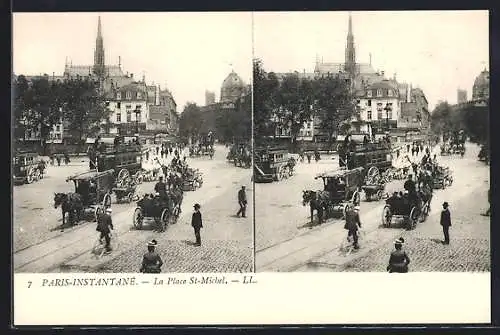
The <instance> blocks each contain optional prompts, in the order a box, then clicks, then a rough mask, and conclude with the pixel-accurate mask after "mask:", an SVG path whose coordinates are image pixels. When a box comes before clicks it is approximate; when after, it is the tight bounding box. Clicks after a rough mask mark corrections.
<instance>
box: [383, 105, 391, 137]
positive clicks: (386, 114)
mask: <svg viewBox="0 0 500 335" xmlns="http://www.w3.org/2000/svg"><path fill="white" fill-rule="evenodd" d="M384 110H385V126H386V129H387V131H389V112H390V111H392V107H391V106H390V105H389V103H387V104H386V105H385V108H384Z"/></svg>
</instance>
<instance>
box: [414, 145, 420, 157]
mask: <svg viewBox="0 0 500 335" xmlns="http://www.w3.org/2000/svg"><path fill="white" fill-rule="evenodd" d="M419 152H420V146H418V145H417V146H416V147H415V153H416V154H417V156H418V153H419Z"/></svg>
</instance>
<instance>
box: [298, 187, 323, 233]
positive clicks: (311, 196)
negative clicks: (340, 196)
mask: <svg viewBox="0 0 500 335" xmlns="http://www.w3.org/2000/svg"><path fill="white" fill-rule="evenodd" d="M327 199H328V192H325V191H311V190H306V191H302V206H306V205H307V204H309V208H310V213H311V225H312V224H313V218H314V211H315V210H316V211H317V212H318V223H319V224H321V223H323V218H324V216H325V215H324V213H325V211H326V210H327V208H328V207H327V203H326V201H327Z"/></svg>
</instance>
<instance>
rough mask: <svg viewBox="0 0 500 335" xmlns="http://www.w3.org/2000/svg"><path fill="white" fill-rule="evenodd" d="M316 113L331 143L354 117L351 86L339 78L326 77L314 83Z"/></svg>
mask: <svg viewBox="0 0 500 335" xmlns="http://www.w3.org/2000/svg"><path fill="white" fill-rule="evenodd" d="M313 88H314V96H315V101H314V111H315V115H316V116H318V118H319V119H320V127H321V129H323V130H325V131H326V132H327V134H328V138H329V141H330V143H332V141H333V139H334V136H333V135H334V134H335V133H336V132H338V131H340V129H341V128H345V127H346V125H348V123H346V122H348V121H350V119H351V117H352V116H353V115H354V111H355V106H354V98H353V96H352V94H351V90H350V87H349V84H348V83H347V82H346V81H344V80H343V79H342V78H339V77H338V76H326V77H322V78H318V79H315V80H314V81H313Z"/></svg>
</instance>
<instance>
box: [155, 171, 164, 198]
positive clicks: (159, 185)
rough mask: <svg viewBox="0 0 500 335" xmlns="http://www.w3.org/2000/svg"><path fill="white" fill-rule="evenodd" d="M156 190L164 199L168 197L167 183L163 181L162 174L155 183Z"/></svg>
mask: <svg viewBox="0 0 500 335" xmlns="http://www.w3.org/2000/svg"><path fill="white" fill-rule="evenodd" d="M155 192H157V193H158V194H159V195H160V197H161V198H162V199H164V198H166V197H167V185H166V184H165V182H164V181H163V177H162V176H160V178H159V180H158V182H157V183H156V185H155Z"/></svg>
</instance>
